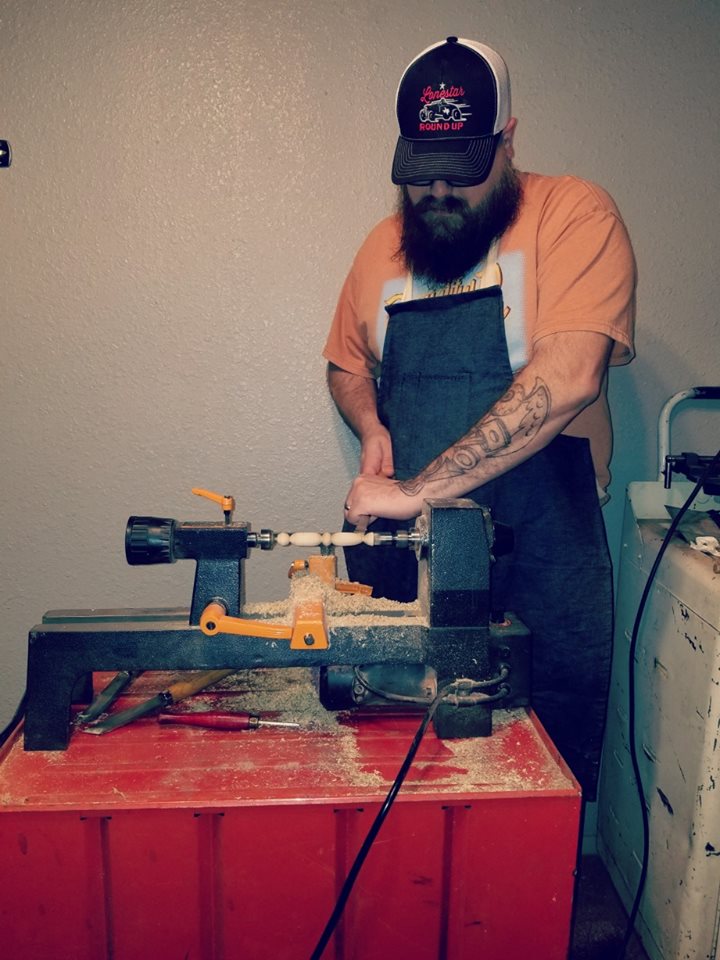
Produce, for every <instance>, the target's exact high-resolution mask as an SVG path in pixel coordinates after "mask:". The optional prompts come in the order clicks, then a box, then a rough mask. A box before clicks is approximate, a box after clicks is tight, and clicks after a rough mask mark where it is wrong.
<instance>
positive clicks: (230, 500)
mask: <svg viewBox="0 0 720 960" xmlns="http://www.w3.org/2000/svg"><path fill="white" fill-rule="evenodd" d="M192 492H193V493H194V494H195V496H196V497H205V499H206V500H212V502H213V503H217V504H219V505H220V506H221V507H222V510H223V513H224V514H225V515H226V516H227V515H228V514H232V513H233V511H234V510H235V497H230V496H223V494H221V493H213V491H212V490H203V488H202V487H193V488H192Z"/></svg>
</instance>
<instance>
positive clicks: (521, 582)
mask: <svg viewBox="0 0 720 960" xmlns="http://www.w3.org/2000/svg"><path fill="white" fill-rule="evenodd" d="M387 312H388V315H389V322H388V328H387V333H386V337H385V346H384V350H383V359H382V377H381V381H380V385H379V390H378V410H379V413H380V417H381V420H382V421H383V423H384V424H385V426H386V427H387V428H388V430H389V431H390V435H391V437H392V444H393V457H394V463H395V476H396V478H397V479H398V480H406V479H408V478H410V477H413V476H415V475H416V474H417V473H418V472H419V471H420V470H422V469H423V468H424V467H425V466H427V464H428V463H429V462H430V461H431V460H433V459H434V458H435V457H436V456H438V455H439V454H440V453H442V452H443V451H444V450H446V449H447V448H448V447H450V446H451V445H452V444H453V443H454V442H455V441H457V440H458V439H460V437H462V436H463V435H464V434H465V433H466V432H467V431H468V430H469V429H470V427H472V426H473V425H474V424H475V423H477V421H478V420H479V419H480V418H481V417H482V416H483V415H484V414H485V413H486V412H487V411H488V410H489V409H490V408H491V407H492V405H493V404H494V403H495V401H497V400H498V399H499V398H500V397H501V396H502V395H503V393H504V392H505V391H506V389H507V387H508V386H509V385H510V383H511V381H512V379H513V375H512V370H511V367H510V360H509V356H508V348H507V341H506V338H505V326H504V321H503V299H502V292H501V289H500V287H497V286H496V287H490V288H488V289H482V290H476V291H473V292H470V293H462V294H456V295H453V296H441V297H436V298H432V297H430V298H427V299H422V300H404V301H402V302H400V303H396V304H394V305H392V306H391V307H388V310H387ZM428 496H429V497H432V487H430V488H429V489H428ZM465 496H467V497H469V498H471V499H473V500H475V501H476V502H478V503H480V504H483V505H484V506H487V507H489V508H490V510H491V511H492V515H493V517H494V519H496V520H498V521H500V522H502V523H505V524H508V525H509V526H511V527H512V528H513V530H514V532H515V547H514V550H513V552H512V553H511V554H509V555H508V556H504V557H500V558H498V560H497V561H496V562H495V564H494V565H493V571H492V607H493V609H494V610H500V611H503V610H508V611H513V612H514V613H515V614H516V615H517V616H518V617H519V618H520V619H521V620H522V621H523V622H524V623H525V625H526V626H527V627H528V628H529V629H530V631H531V633H532V643H533V664H532V676H533V682H532V705H533V708H534V710H535V712H536V713H537V715H538V716H539V718H540V720H541V722H542V723H543V725H544V726H545V728H546V730H547V731H548V733H549V734H550V736H551V738H552V739H553V741H554V743H555V745H556V746H557V748H558V750H559V751H560V752H561V754H562V755H563V757H564V758H565V760H566V762H567V763H568V764H569V766H570V767H571V769H572V770H573V773H574V774H575V776H576V777H577V778H578V780H579V781H580V783H581V786H582V787H583V793H584V796H585V797H586V799H593V798H594V796H595V790H596V785H597V774H598V769H599V761H600V750H601V746H602V737H603V730H604V724H605V710H606V702H607V691H608V683H609V673H610V656H611V638H612V576H611V565H610V557H609V554H608V548H607V540H606V536H605V527H604V523H603V520H602V516H601V513H600V505H599V501H598V495H597V488H596V483H595V473H594V469H593V463H592V458H591V456H590V447H589V442H588V440H586V439H584V438H577V437H568V436H563V435H559V436H557V437H555V439H554V440H552V441H551V442H550V443H549V444H548V445H547V446H546V447H545V448H544V449H542V450H540V451H539V452H538V453H536V454H535V455H534V456H532V457H531V458H530V459H528V460H526V461H525V462H524V463H522V464H520V465H519V466H517V467H514V468H513V469H512V470H511V471H509V472H508V473H506V474H504V475H503V476H501V477H498V478H497V479H495V480H492V481H490V482H489V483H486V484H484V485H483V486H482V487H479V488H477V489H475V490H472V491H471V492H470V493H468V494H466V495H465ZM413 523H414V521H407V522H405V523H403V522H402V521H396V520H384V519H379V520H378V521H376V523H375V524H374V525H373V526H372V527H371V529H372V530H396V529H400V528H402V527H406V528H407V527H411V526H412V525H413ZM345 558H346V562H347V567H348V574H349V576H350V578H351V579H353V580H359V581H361V582H363V583H369V584H371V585H372V586H373V594H374V596H382V597H388V598H390V599H395V600H401V601H404V602H408V601H410V600H413V599H415V596H416V593H417V561H416V559H415V555H414V553H413V552H412V551H404V550H399V549H390V548H377V547H374V548H371V547H355V548H353V549H352V550H346V551H345Z"/></svg>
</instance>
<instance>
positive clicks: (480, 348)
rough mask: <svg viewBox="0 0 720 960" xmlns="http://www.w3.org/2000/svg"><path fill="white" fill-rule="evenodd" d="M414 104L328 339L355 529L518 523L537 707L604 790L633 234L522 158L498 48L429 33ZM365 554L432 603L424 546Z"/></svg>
mask: <svg viewBox="0 0 720 960" xmlns="http://www.w3.org/2000/svg"><path fill="white" fill-rule="evenodd" d="M396 109H397V117H398V121H399V126H400V137H399V139H398V143H397V147H396V151H395V157H394V160H393V168H392V179H393V182H394V183H396V184H398V185H399V186H400V198H399V204H398V210H397V212H396V213H395V215H394V216H392V217H389V218H387V219H385V220H383V221H382V222H381V223H380V224H378V226H376V227H375V229H374V230H373V231H372V232H371V233H370V235H369V236H368V238H367V239H366V241H365V243H364V244H363V246H362V247H361V249H360V251H359V252H358V254H357V256H356V258H355V261H354V263H353V266H352V269H351V271H350V273H349V275H348V277H347V279H346V281H345V285H344V287H343V290H342V293H341V295H340V299H339V302H338V306H337V310H336V313H335V318H334V321H333V324H332V328H331V330H330V334H329V337H328V340H327V343H326V346H325V350H324V356H325V358H326V359H327V360H328V363H329V367H328V381H329V386H330V391H331V394H332V396H333V399H334V400H335V403H336V404H337V406H338V408H339V410H340V412H341V413H342V415H343V417H344V418H345V420H346V421H347V422H348V423H349V424H350V426H351V428H352V429H353V430H354V431H355V433H356V434H357V436H358V437H359V439H360V443H361V455H360V471H359V475H358V477H357V478H356V479H355V481H354V482H353V484H352V486H351V488H350V491H349V492H348V495H347V497H346V501H345V520H346V524H348V525H357V524H373V526H371V529H372V530H379V529H389V530H395V529H398V528H399V527H401V526H402V523H401V522H400V521H405V522H406V525H407V526H412V523H413V520H414V518H415V517H417V516H418V515H419V513H420V512H421V509H422V504H423V501H424V500H425V499H428V498H432V497H469V498H471V499H474V500H476V501H477V502H478V503H481V504H483V505H486V506H489V507H490V509H491V511H492V514H493V516H494V517H495V518H496V519H498V520H500V521H502V522H503V523H506V524H509V525H510V526H511V527H513V529H514V532H515V548H514V550H513V553H512V554H511V555H510V556H509V557H503V558H500V560H498V561H497V562H496V564H495V565H494V568H493V582H492V591H493V606H494V608H495V609H500V610H502V609H508V610H509V609H512V610H513V611H515V613H517V614H518V616H519V617H520V618H521V619H522V620H523V621H524V622H525V624H526V625H527V626H528V627H529V628H530V630H531V632H532V636H533V688H532V703H533V707H534V709H535V710H536V712H537V714H538V716H539V717H540V719H541V721H542V722H543V723H544V725H545V727H546V729H547V730H548V732H549V734H550V736H551V737H552V738H553V740H554V742H555V744H556V745H557V747H558V749H559V750H560V751H561V753H562V754H563V756H564V757H565V759H566V760H567V762H568V763H569V765H570V767H571V768H572V770H573V772H574V773H575V775H576V777H577V778H578V780H579V781H580V783H581V785H582V787H583V792H584V796H585V798H586V799H592V798H593V797H594V795H595V789H596V782H597V773H598V767H599V758H600V749H601V744H602V735H603V729H604V720H605V709H606V701H607V689H608V682H609V667H610V651H611V638H612V584H611V567H610V559H609V555H608V550H607V542H606V537H605V530H604V524H603V520H602V517H601V513H600V505H601V502H603V501H604V500H605V499H607V494H606V492H605V490H606V487H607V484H608V482H609V472H608V464H609V459H610V452H611V428H610V417H609V411H608V405H607V399H606V385H607V367H608V365H609V364H622V363H627V362H628V361H630V360H631V359H632V356H633V324H634V292H635V263H634V258H633V253H632V249H631V246H630V242H629V239H628V236H627V232H626V229H625V226H624V224H623V222H622V219H621V217H620V214H619V213H618V210H617V208H616V206H615V204H614V203H613V201H612V200H611V198H610V197H609V196H608V195H607V193H605V192H604V191H603V190H601V189H600V188H599V187H597V186H595V185H593V184H590V183H588V182H585V181H583V180H580V179H578V178H576V177H570V176H563V177H547V176H542V175H538V174H533V173H521V172H518V171H517V170H516V169H515V167H514V166H513V158H514V147H513V140H514V136H515V130H516V126H517V120H516V119H515V118H514V117H512V115H511V111H510V82H509V77H508V71H507V67H506V65H505V62H504V61H503V59H502V58H501V57H500V56H499V54H497V53H496V52H495V51H494V50H492V49H490V48H489V47H487V46H485V45H483V44H481V43H478V42H476V41H472V40H465V39H458V38H456V37H449V38H448V39H447V41H445V42H442V43H437V44H434V45H433V46H431V47H428V48H427V49H426V50H424V51H423V52H422V53H421V54H419V56H418V57H416V58H415V59H414V60H413V61H412V63H411V64H410V65H409V66H408V67H407V69H406V70H405V72H404V74H403V76H402V79H401V81H400V85H399V87H398V92H397V100H396ZM346 561H347V564H348V573H349V575H350V576H351V577H352V578H353V579H357V580H361V581H363V582H365V583H371V584H372V585H373V592H374V594H375V595H376V596H385V597H389V598H391V599H396V600H403V601H408V600H412V599H414V597H415V594H416V586H417V566H416V561H415V557H414V555H413V554H412V551H396V550H377V549H372V548H367V547H366V548H363V547H358V548H353V549H352V550H348V551H346Z"/></svg>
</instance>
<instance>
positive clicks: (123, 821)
mask: <svg viewBox="0 0 720 960" xmlns="http://www.w3.org/2000/svg"><path fill="white" fill-rule="evenodd" d="M107 679H108V676H107V675H101V676H98V677H96V681H97V685H102V684H104V683H105V682H106V681H107ZM167 680H168V677H167V675H159V674H155V673H147V674H144V675H143V676H142V677H140V678H139V680H137V681H136V682H135V685H134V687H133V689H132V690H131V695H130V696H127V697H125V698H123V700H121V701H120V702H119V704H118V707H117V708H122V707H124V706H128V705H130V704H132V703H133V702H136V700H137V698H138V697H139V698H145V697H149V696H152V695H153V694H154V693H155V692H157V691H158V690H161V689H164V687H165V686H166V685H167ZM181 707H182V708H183V709H192V710H198V709H203V708H205V709H207V708H210V707H212V708H213V709H244V710H250V711H253V712H260V713H262V714H263V715H264V716H266V717H268V718H272V717H276V718H278V719H283V720H297V721H298V722H300V723H301V728H300V729H299V730H286V729H282V728H271V727H266V728H261V729H259V730H256V731H247V732H227V731H219V730H206V729H201V728H197V727H184V726H174V725H160V724H158V723H157V722H156V720H155V719H154V718H152V717H147V718H144V719H142V720H139V721H136V722H135V723H134V724H132V725H130V726H127V727H124V728H121V729H118V730H116V731H113V732H112V733H108V734H105V735H103V736H88V735H83V734H81V733H79V732H76V733H74V734H73V736H72V738H71V741H70V747H69V749H68V750H67V751H65V752H46V751H40V752H25V751H24V750H23V748H22V732H21V730H18V731H17V732H16V733H15V735H14V736H13V737H12V738H11V740H10V741H9V742H8V743H7V744H6V746H5V749H4V750H3V752H2V754H0V945H1V949H0V955H2V956H3V957H8V958H12V960H106V958H107V960H110V958H112V960H144V958H168V960H176V958H177V960H185V958H187V960H305V958H307V957H309V955H310V953H311V952H312V949H313V947H314V946H315V943H316V941H317V939H318V938H319V936H320V933H321V932H322V930H323V928H324V925H325V922H326V920H327V918H328V916H329V914H330V912H331V910H332V908H333V906H334V903H335V898H336V896H337V894H338V892H339V889H340V887H341V885H342V882H343V880H344V878H345V876H346V874H347V871H348V869H349V868H350V866H351V864H352V861H353V858H354V856H355V853H356V852H357V850H358V849H359V847H360V845H361V843H362V841H363V839H364V837H365V835H366V833H367V831H368V829H369V827H370V825H371V823H372V820H373V818H374V816H375V814H376V812H377V810H378V809H379V807H380V805H381V803H382V801H383V800H384V798H385V796H386V794H387V791H388V789H389V787H390V785H391V783H392V781H393V779H394V778H395V775H396V773H397V771H398V769H399V767H400V765H401V763H402V761H403V759H404V757H405V754H406V752H407V750H408V747H409V745H410V742H411V741H412V738H413V736H414V733H415V731H416V729H417V727H418V725H419V722H420V716H419V715H414V716H413V715H410V716H408V715H400V714H398V715H390V714H387V713H384V714H364V715H357V716H355V715H353V716H349V715H347V714H334V713H328V712H326V711H324V710H323V709H322V707H320V706H319V704H318V703H317V697H316V696H315V692H314V687H313V684H312V680H311V676H310V673H309V671H304V670H267V671H257V672H255V673H252V674H250V673H241V674H238V675H237V676H236V677H234V678H232V683H231V682H229V681H225V682H224V684H223V685H221V688H220V689H214V690H212V691H210V692H208V693H205V694H203V695H200V696H196V697H194V698H193V699H192V702H189V701H188V702H186V703H185V704H182V705H181ZM117 708H116V709H117ZM579 817H580V791H579V788H578V786H577V783H576V782H575V781H574V780H573V778H572V776H571V774H570V773H569V771H568V769H567V767H566V766H565V765H564V763H563V762H562V761H561V760H560V758H559V757H558V755H557V752H556V751H555V749H554V747H553V746H552V744H551V743H550V742H549V741H548V738H547V736H546V735H545V733H544V731H543V730H542V728H541V726H540V725H539V723H538V721H537V720H536V718H535V717H534V716H533V715H532V714H527V713H526V712H525V711H524V710H514V711H498V712H496V713H495V719H494V732H493V735H492V736H491V737H489V738H482V739H474V740H461V741H448V740H445V741H440V740H438V739H437V738H436V737H435V735H434V733H433V732H432V729H430V730H429V731H428V732H427V733H426V735H425V738H424V740H423V742H422V744H421V746H420V749H419V751H418V754H417V756H416V759H415V762H414V764H413V766H412V767H411V769H410V772H409V774H408V777H407V779H406V781H405V783H404V785H403V787H402V789H401V790H400V793H399V795H398V798H397V800H396V801H395V804H394V806H393V808H392V810H391V812H390V814H389V816H388V818H387V820H386V822H385V824H384V825H383V827H382V829H381V831H380V834H379V836H378V838H377V839H376V842H375V845H374V847H373V849H372V850H371V852H370V855H369V857H368V859H367V861H366V863H365V865H364V867H363V869H362V871H361V873H360V876H359V879H358V881H357V883H356V885H355V889H354V890H353V893H352V895H351V897H350V900H349V902H348V904H347V907H346V910H345V914H344V918H343V921H342V924H341V927H340V928H339V930H338V933H337V934H336V936H335V938H334V940H333V941H331V943H330V944H329V946H328V948H327V950H326V952H325V955H324V956H325V957H326V958H327V960H389V958H392V960H439V958H443V960H478V958H482V960H527V958H529V957H532V958H533V960H562V958H564V957H565V956H566V953H567V947H568V941H569V932H570V913H571V906H572V894H573V883H574V876H573V871H574V867H575V857H576V850H577V842H578V830H579Z"/></svg>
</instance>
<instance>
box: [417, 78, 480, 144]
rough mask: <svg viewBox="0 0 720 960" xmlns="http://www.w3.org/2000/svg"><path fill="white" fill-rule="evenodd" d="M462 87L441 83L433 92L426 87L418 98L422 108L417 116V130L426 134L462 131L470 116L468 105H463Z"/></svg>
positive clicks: (463, 92)
mask: <svg viewBox="0 0 720 960" xmlns="http://www.w3.org/2000/svg"><path fill="white" fill-rule="evenodd" d="M464 96H465V89H464V87H455V86H453V85H450V86H448V85H447V84H446V83H444V82H443V83H441V84H440V85H439V86H438V88H437V89H436V90H435V89H433V88H432V87H431V86H430V85H428V86H426V87H425V89H424V90H423V92H422V94H421V96H420V102H421V103H422V104H423V106H422V107H421V109H420V113H419V114H418V118H419V121H420V123H419V125H418V130H419V131H420V132H422V133H427V132H429V131H433V130H462V128H463V126H464V124H465V121H466V120H467V118H468V117H470V116H472V113H471V111H470V104H469V103H463V102H462V99H461V98H462V97H464Z"/></svg>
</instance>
